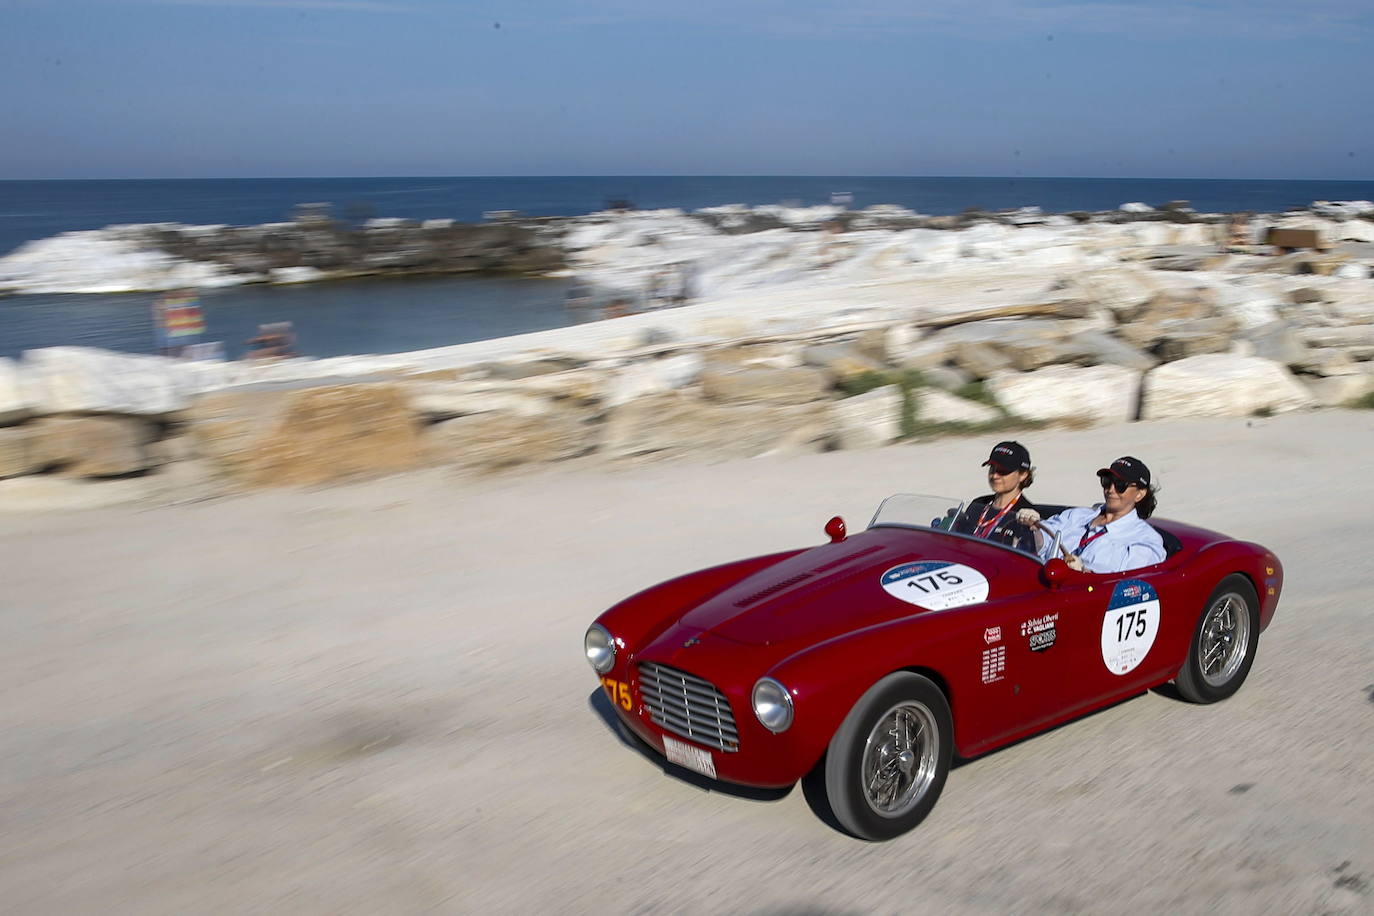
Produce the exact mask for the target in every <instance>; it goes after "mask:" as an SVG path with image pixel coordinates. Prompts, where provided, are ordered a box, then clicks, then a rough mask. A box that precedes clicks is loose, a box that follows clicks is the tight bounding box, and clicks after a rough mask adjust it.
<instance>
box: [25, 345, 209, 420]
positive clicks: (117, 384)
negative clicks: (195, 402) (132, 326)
mask: <svg viewBox="0 0 1374 916" xmlns="http://www.w3.org/2000/svg"><path fill="white" fill-rule="evenodd" d="M222 370H223V367H222V366H218V365H216V364H212V363H204V364H202V363H191V362H182V361H179V360H174V359H167V358H165V357H161V356H144V355H139V354H132V353H112V352H110V351H108V350H96V349H92V348H89V347H48V348H46V349H42V350H29V351H27V352H25V354H24V363H23V372H24V381H25V387H26V388H27V390H28V392H29V396H30V398H31V399H32V402H33V406H34V413H42V414H55V413H127V414H139V415H143V416H159V415H163V414H169V413H174V412H176V411H178V410H183V409H184V408H186V407H187V406H188V405H189V403H190V399H191V398H192V397H193V396H194V395H195V394H197V393H199V391H200V390H201V386H202V385H210V386H211V387H213V386H214V385H213V382H212V381H211V379H212V378H213V377H214V375H215V374H216V372H217V371H222Z"/></svg>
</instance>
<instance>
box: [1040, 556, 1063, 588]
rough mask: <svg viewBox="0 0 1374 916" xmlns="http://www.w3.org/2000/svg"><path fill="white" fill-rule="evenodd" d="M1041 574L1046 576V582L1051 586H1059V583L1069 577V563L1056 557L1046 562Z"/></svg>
mask: <svg viewBox="0 0 1374 916" xmlns="http://www.w3.org/2000/svg"><path fill="white" fill-rule="evenodd" d="M1041 574H1042V575H1043V576H1044V577H1045V582H1047V583H1048V584H1049V586H1050V588H1058V587H1059V583H1061V582H1063V581H1064V580H1065V579H1067V578H1068V577H1069V564H1067V563H1065V562H1064V561H1063V560H1061V559H1059V557H1055V558H1054V559H1053V560H1050V561H1049V562H1048V563H1046V564H1045V568H1044V569H1042V570H1041Z"/></svg>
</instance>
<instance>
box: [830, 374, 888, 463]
mask: <svg viewBox="0 0 1374 916" xmlns="http://www.w3.org/2000/svg"><path fill="white" fill-rule="evenodd" d="M830 416H831V418H832V420H833V422H834V430H835V443H836V444H837V445H838V446H839V447H840V448H845V449H850V448H874V447H877V446H880V445H887V444H888V443H889V442H894V441H896V440H897V438H898V437H899V436H900V435H901V434H902V390H901V388H899V387H898V386H896V385H885V386H883V387H882V388H875V389H873V390H872V391H867V392H865V393H863V394H860V395H855V396H854V397H852V398H844V399H843V400H840V401H836V402H835V403H834V404H832V405H831V406H830Z"/></svg>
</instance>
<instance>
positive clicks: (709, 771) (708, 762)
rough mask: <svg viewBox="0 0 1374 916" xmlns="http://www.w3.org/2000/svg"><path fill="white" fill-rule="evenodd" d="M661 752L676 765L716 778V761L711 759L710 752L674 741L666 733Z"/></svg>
mask: <svg viewBox="0 0 1374 916" xmlns="http://www.w3.org/2000/svg"><path fill="white" fill-rule="evenodd" d="M663 753H664V754H665V755H666V756H667V758H668V759H669V760H670V761H671V762H673V763H676V764H677V765H678V766H684V767H686V768H687V769H689V770H694V771H696V772H698V773H700V774H701V775H702V776H710V777H711V778H712V779H715V778H716V762H715V760H713V759H711V752H710V751H704V750H702V749H701V748H699V747H692V745H690V744H684V743H683V742H681V741H676V740H674V739H672V738H669V737H667V736H666V735H665V736H664V738H663Z"/></svg>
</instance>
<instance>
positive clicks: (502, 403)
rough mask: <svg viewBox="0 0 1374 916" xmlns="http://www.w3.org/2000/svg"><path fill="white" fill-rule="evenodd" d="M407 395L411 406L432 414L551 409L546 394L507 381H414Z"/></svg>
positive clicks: (531, 413)
mask: <svg viewBox="0 0 1374 916" xmlns="http://www.w3.org/2000/svg"><path fill="white" fill-rule="evenodd" d="M405 396H406V401H407V403H408V404H409V405H410V408H411V409H412V410H414V411H415V412H416V413H419V414H424V415H425V416H426V417H430V418H437V417H444V418H448V417H465V416H469V415H471V414H480V413H507V414H512V415H514V416H517V417H538V416H543V415H545V414H547V413H549V412H550V411H551V410H552V405H551V404H550V402H549V401H548V400H547V399H546V398H543V397H540V396H539V395H537V394H531V393H529V392H525V391H520V390H517V389H516V388H515V387H514V386H512V385H510V384H509V383H506V382H480V381H479V382H430V381H425V382H412V383H410V384H409V385H407V386H406V389H405Z"/></svg>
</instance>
